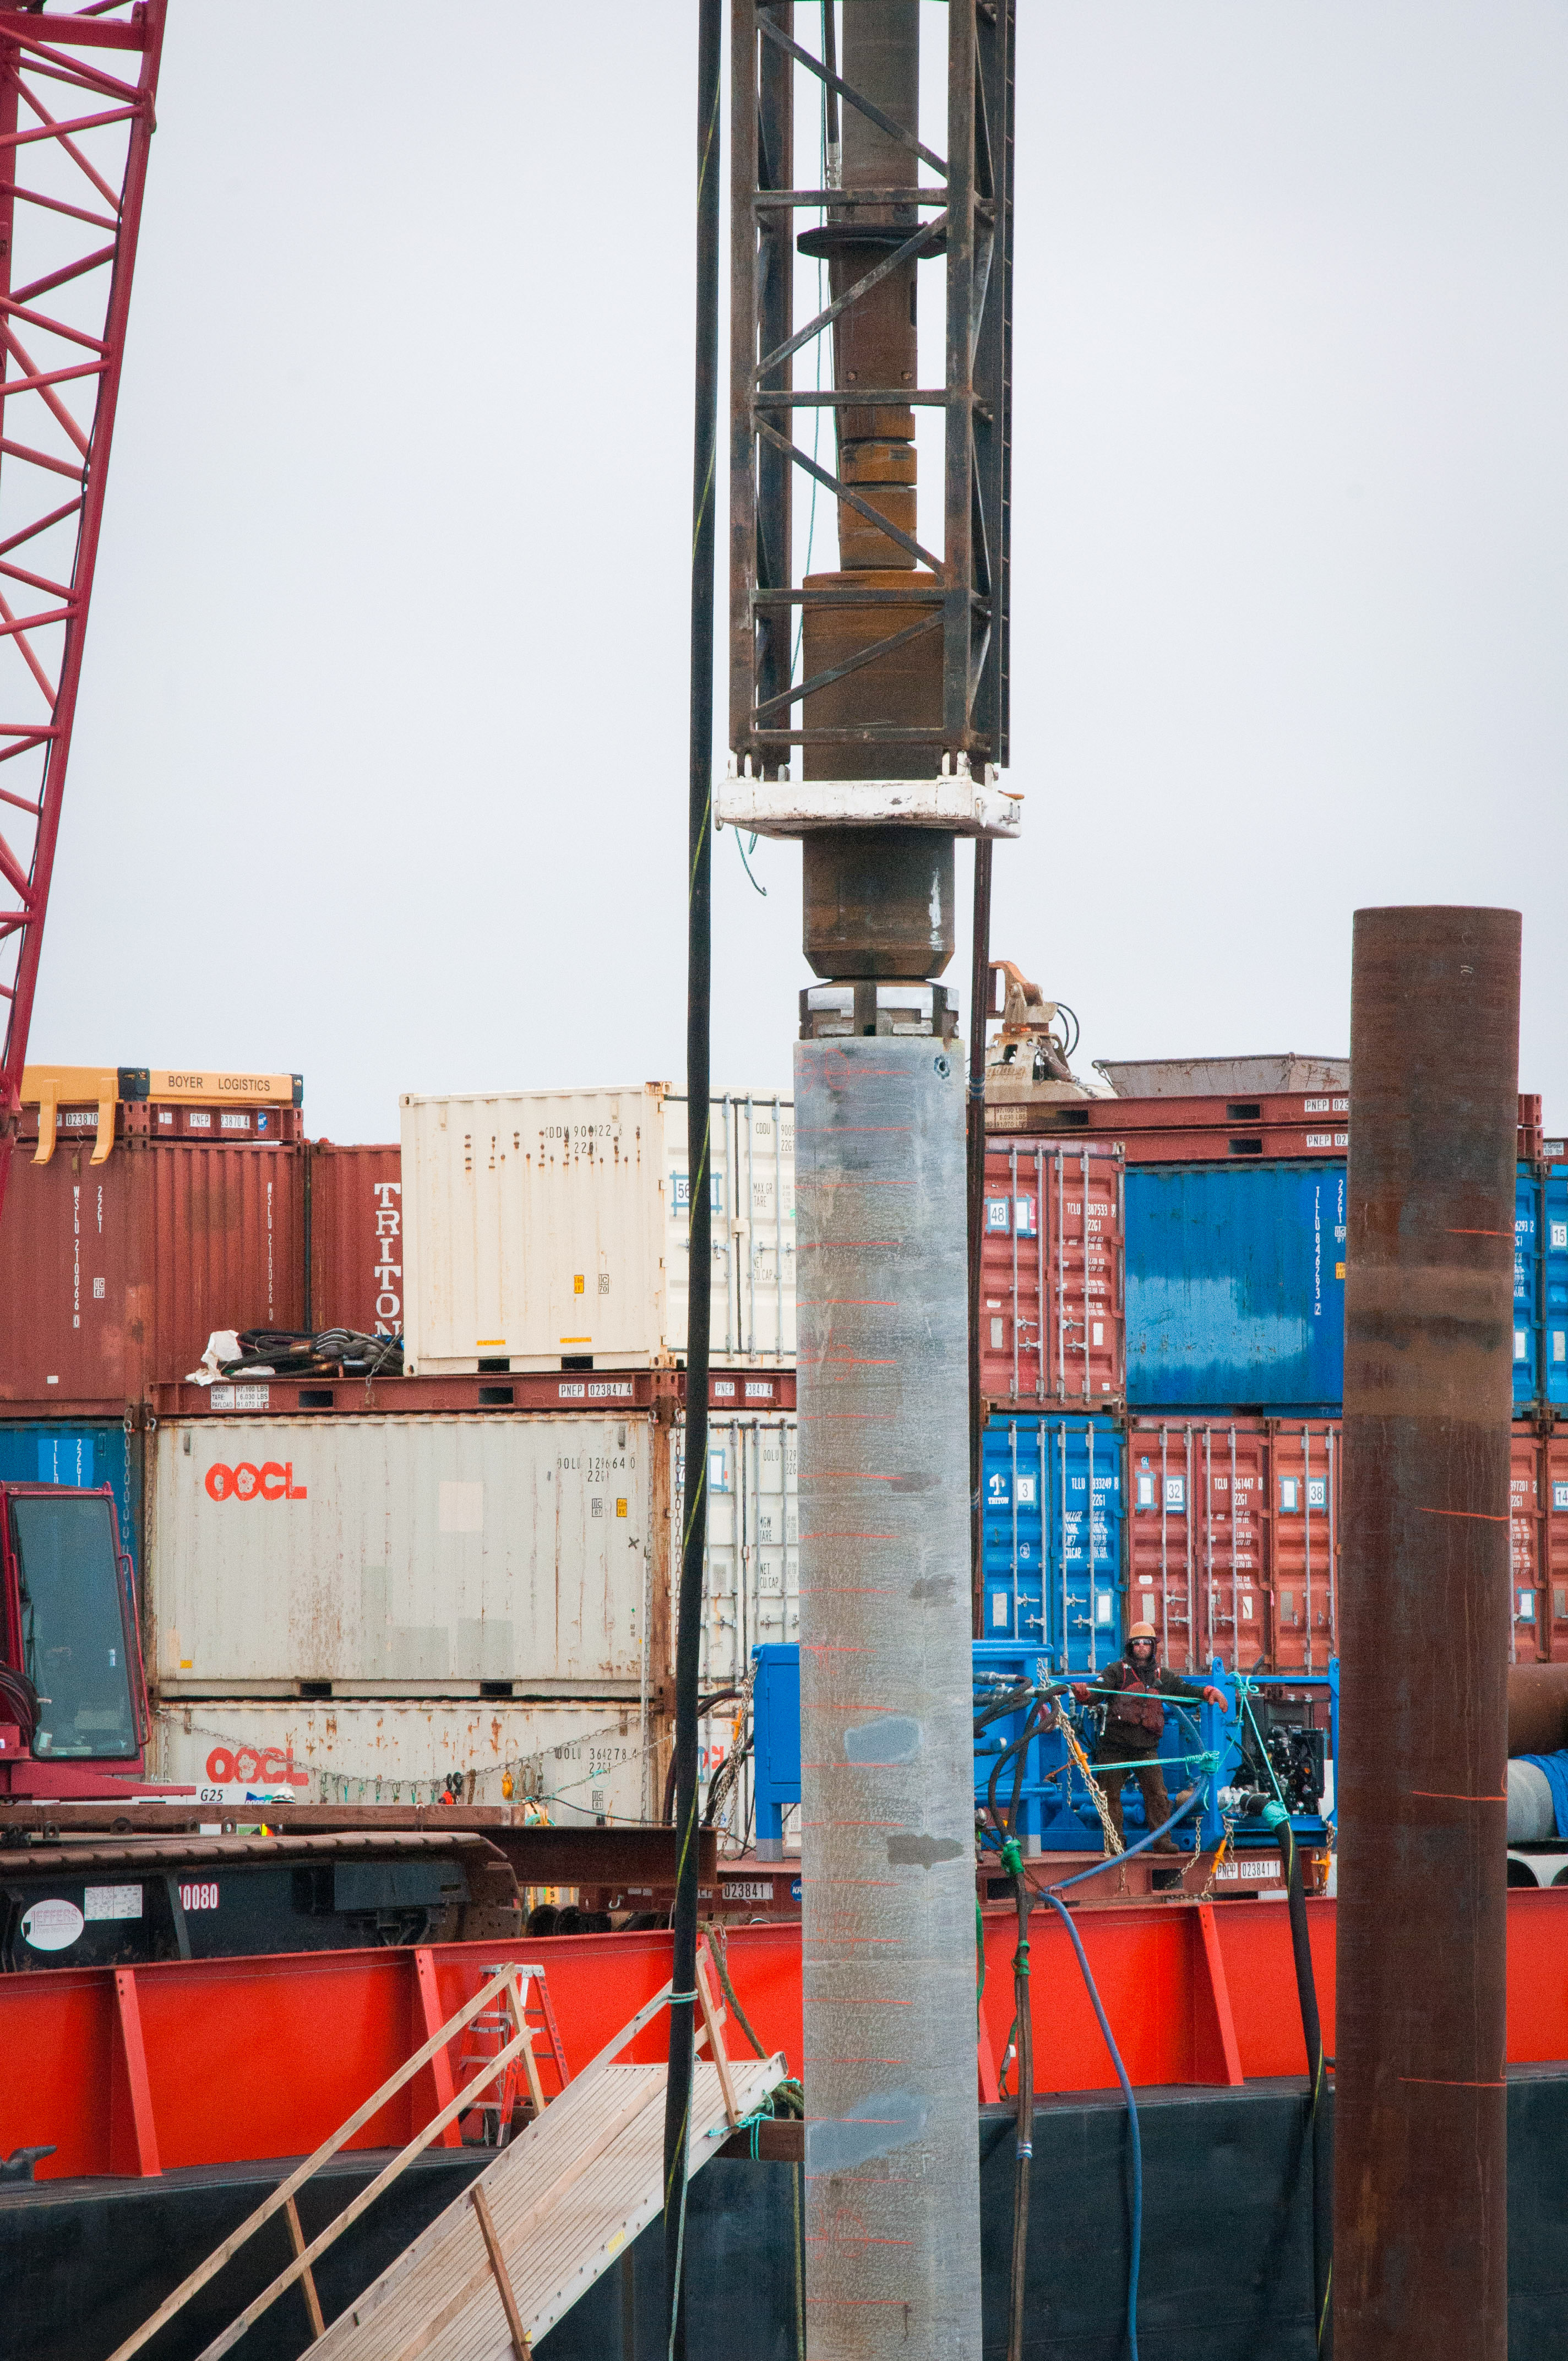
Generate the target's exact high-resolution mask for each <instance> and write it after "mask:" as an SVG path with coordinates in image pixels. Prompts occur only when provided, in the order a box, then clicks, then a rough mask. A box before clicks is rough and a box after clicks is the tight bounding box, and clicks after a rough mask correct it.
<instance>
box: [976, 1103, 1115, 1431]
mask: <svg viewBox="0 0 1568 2361" xmlns="http://www.w3.org/2000/svg"><path fill="white" fill-rule="evenodd" d="M1122 1183H1123V1173H1122V1159H1121V1158H1120V1156H1119V1155H1117V1154H1116V1152H1115V1150H1114V1148H1113V1147H1107V1146H1104V1145H1102V1143H1100V1142H1098V1141H1096V1142H1095V1143H1093V1144H1092V1145H1091V1144H1090V1143H1088V1142H1085V1143H1084V1145H1083V1146H1081V1147H1077V1148H1061V1147H1057V1146H1052V1145H1050V1144H1048V1143H1047V1142H1046V1141H1043V1140H1035V1141H1032V1142H1028V1143H1025V1142H1022V1141H1015V1142H1013V1143H1011V1144H1010V1145H1009V1146H1008V1147H1006V1148H994V1147H992V1148H988V1150H987V1153H986V1159H985V1195H984V1201H983V1205H982V1211H981V1261H980V1384H981V1392H982V1393H983V1394H984V1395H985V1396H986V1398H987V1399H988V1400H991V1401H992V1402H1003V1403H1007V1404H1012V1405H1014V1406H1016V1407H1020V1408H1021V1407H1023V1406H1024V1405H1025V1404H1027V1403H1036V1404H1044V1403H1046V1402H1052V1403H1057V1404H1060V1403H1063V1402H1069V1401H1074V1402H1081V1403H1082V1404H1083V1405H1084V1406H1085V1407H1086V1408H1089V1407H1094V1408H1098V1407H1100V1406H1101V1405H1102V1404H1108V1403H1111V1402H1119V1401H1120V1400H1122V1399H1123V1396H1124V1392H1125V1389H1126V1369H1125V1356H1124V1334H1125V1323H1124V1306H1123V1301H1122V1291H1123V1290H1122V1279H1123V1269H1124V1252H1123V1206H1122Z"/></svg>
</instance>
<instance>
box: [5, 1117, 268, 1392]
mask: <svg viewBox="0 0 1568 2361" xmlns="http://www.w3.org/2000/svg"><path fill="white" fill-rule="evenodd" d="M302 1254H303V1188H302V1160H301V1151H300V1149H299V1148H283V1147H277V1146H268V1145H262V1144H259V1143H257V1142H252V1143H250V1144H249V1145H242V1144H230V1145H225V1146H214V1145H211V1144H209V1143H206V1142H203V1141H201V1140H196V1139H192V1140H131V1141H128V1142H126V1143H123V1144H121V1145H119V1146H117V1147H115V1148H114V1149H113V1151H112V1152H111V1153H110V1154H109V1156H108V1157H107V1159H105V1160H104V1162H102V1163H100V1164H97V1165H94V1164H93V1162H92V1161H91V1157H90V1154H89V1144H88V1142H87V1141H86V1140H78V1141H76V1142H74V1143H72V1144H71V1145H69V1146H67V1145H66V1144H65V1143H63V1142H62V1143H61V1145H60V1148H59V1149H58V1150H57V1152H56V1154H55V1156H54V1157H53V1159H51V1160H50V1161H49V1163H47V1164H37V1163H34V1162H31V1161H30V1160H29V1159H27V1158H26V1157H23V1156H16V1157H15V1158H13V1159H12V1164H11V1174H10V1180H9V1183H8V1186H7V1189H6V1194H5V1220H4V1221H3V1222H0V1403H16V1404H25V1405H26V1406H27V1408H28V1409H29V1410H32V1409H37V1408H43V1409H49V1410H52V1409H54V1408H55V1407H56V1406H57V1405H58V1406H59V1408H60V1411H62V1412H65V1413H70V1412H71V1411H81V1410H82V1409H84V1408H88V1407H94V1406H98V1407H103V1408H104V1409H105V1410H112V1413H113V1414H114V1415H115V1416H118V1415H120V1414H121V1413H122V1412H123V1411H124V1408H125V1406H126V1404H127V1403H137V1402H139V1401H141V1400H143V1399H144V1398H145V1397H146V1396H147V1394H148V1391H149V1389H150V1388H151V1386H152V1385H153V1384H154V1383H156V1382H158V1381H159V1380H162V1379H167V1378H177V1377H181V1376H182V1375H183V1374H184V1373H185V1372H186V1371H187V1370H189V1369H192V1368H193V1367H195V1366H196V1364H197V1363H198V1362H199V1360H200V1359H201V1356H202V1354H203V1350H204V1348H205V1346H206V1343H207V1338H208V1336H209V1335H210V1334H211V1333H212V1332H213V1330H214V1329H215V1328H251V1327H258V1328H263V1327H264V1328H298V1327H299V1326H301V1324H302V1320H303V1316H304V1304H303V1290H302V1271H303V1260H302Z"/></svg>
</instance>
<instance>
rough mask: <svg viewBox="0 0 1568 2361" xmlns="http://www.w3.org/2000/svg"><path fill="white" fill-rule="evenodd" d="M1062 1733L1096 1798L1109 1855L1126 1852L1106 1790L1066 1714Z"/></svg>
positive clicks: (1095, 1804) (1068, 1748) (1070, 1752)
mask: <svg viewBox="0 0 1568 2361" xmlns="http://www.w3.org/2000/svg"><path fill="white" fill-rule="evenodd" d="M1061 1733H1062V1736H1063V1737H1064V1738H1065V1739H1066V1741H1067V1751H1068V1752H1069V1754H1070V1755H1071V1757H1072V1759H1073V1762H1074V1763H1076V1765H1077V1766H1078V1768H1079V1770H1080V1771H1081V1772H1082V1773H1083V1776H1084V1778H1085V1780H1086V1781H1087V1782H1088V1785H1089V1792H1090V1794H1091V1796H1092V1797H1093V1798H1094V1808H1095V1810H1096V1811H1097V1812H1098V1813H1099V1815H1100V1826H1101V1828H1102V1830H1103V1831H1104V1836H1105V1850H1106V1851H1107V1852H1108V1853H1115V1852H1124V1851H1125V1850H1126V1847H1125V1846H1124V1844H1123V1842H1122V1839H1121V1838H1120V1837H1119V1836H1118V1835H1117V1834H1116V1829H1115V1825H1114V1823H1113V1820H1112V1817H1111V1807H1110V1806H1109V1804H1107V1802H1106V1800H1105V1790H1104V1788H1103V1787H1102V1785H1101V1784H1100V1782H1099V1780H1098V1779H1097V1778H1096V1777H1095V1775H1094V1773H1093V1771H1092V1770H1091V1767H1090V1762H1089V1757H1088V1755H1087V1754H1085V1752H1084V1751H1083V1749H1082V1747H1081V1746H1080V1744H1079V1742H1078V1737H1077V1733H1076V1732H1075V1730H1074V1729H1073V1726H1072V1724H1071V1722H1070V1721H1069V1719H1068V1718H1067V1716H1066V1714H1065V1713H1064V1714H1063V1715H1062V1718H1061Z"/></svg>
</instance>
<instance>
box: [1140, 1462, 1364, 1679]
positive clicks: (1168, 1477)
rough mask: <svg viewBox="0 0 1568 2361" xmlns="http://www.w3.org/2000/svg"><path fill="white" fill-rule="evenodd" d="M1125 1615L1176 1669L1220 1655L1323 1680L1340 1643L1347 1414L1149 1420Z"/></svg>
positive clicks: (1247, 1665) (1194, 1668)
mask: <svg viewBox="0 0 1568 2361" xmlns="http://www.w3.org/2000/svg"><path fill="white" fill-rule="evenodd" d="M1126 1448H1127V1459H1128V1466H1127V1618H1128V1620H1129V1622H1137V1621H1140V1620H1142V1621H1146V1622H1149V1623H1152V1624H1153V1625H1154V1627H1155V1630H1156V1631H1157V1633H1158V1635H1159V1641H1160V1653H1161V1654H1162V1656H1163V1657H1164V1659H1165V1661H1166V1662H1167V1663H1168V1664H1170V1665H1171V1666H1172V1667H1173V1668H1174V1669H1175V1670H1177V1671H1178V1672H1186V1673H1193V1672H1198V1671H1200V1670H1201V1669H1203V1668H1204V1667H1206V1666H1207V1665H1208V1664H1210V1663H1211V1662H1212V1659H1213V1658H1214V1657H1215V1656H1218V1657H1219V1658H1220V1659H1221V1660H1222V1661H1223V1663H1224V1664H1229V1665H1231V1666H1233V1667H1234V1666H1235V1665H1236V1664H1240V1665H1241V1667H1242V1668H1243V1669H1244V1670H1245V1671H1252V1670H1254V1669H1255V1668H1256V1667H1257V1666H1258V1665H1259V1664H1261V1666H1262V1668H1263V1669H1264V1670H1265V1671H1266V1672H1274V1673H1292V1672H1302V1673H1312V1674H1316V1675H1322V1674H1323V1673H1324V1672H1325V1671H1326V1670H1327V1667H1328V1661H1329V1658H1330V1657H1331V1656H1332V1655H1333V1654H1334V1653H1336V1650H1337V1646H1338V1598H1339V1549H1340V1543H1341V1538H1342V1532H1343V1520H1342V1514H1341V1500H1342V1488H1343V1442H1342V1438H1341V1433H1340V1423H1339V1422H1338V1420H1335V1419H1317V1420H1312V1419H1279V1420H1264V1419H1245V1418H1237V1419H1225V1418H1203V1417H1199V1418H1191V1419H1183V1418H1178V1417H1171V1418H1163V1419H1154V1418H1147V1419H1137V1420H1135V1421H1134V1422H1133V1423H1132V1424H1131V1425H1130V1426H1129V1428H1128V1431H1127V1437H1126Z"/></svg>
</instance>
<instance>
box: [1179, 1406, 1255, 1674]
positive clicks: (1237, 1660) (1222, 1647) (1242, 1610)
mask: <svg viewBox="0 0 1568 2361" xmlns="http://www.w3.org/2000/svg"><path fill="white" fill-rule="evenodd" d="M1193 1458H1194V1463H1195V1466H1194V1474H1195V1476H1196V1478H1197V1499H1196V1517H1197V1522H1196V1528H1195V1532H1194V1557H1195V1559H1196V1563H1197V1574H1198V1587H1197V1598H1196V1602H1195V1609H1194V1612H1195V1617H1196V1623H1195V1641H1196V1651H1197V1653H1196V1656H1195V1659H1194V1661H1195V1664H1197V1665H1199V1666H1206V1665H1208V1664H1210V1663H1211V1662H1212V1660H1213V1658H1214V1657H1215V1656H1219V1657H1221V1658H1223V1661H1224V1663H1226V1664H1229V1665H1231V1666H1232V1667H1233V1668H1234V1666H1236V1665H1238V1664H1239V1665H1240V1666H1241V1668H1242V1669H1243V1670H1244V1671H1245V1672H1250V1671H1251V1670H1252V1669H1253V1667H1254V1666H1255V1664H1257V1662H1258V1660H1259V1658H1260V1657H1261V1658H1262V1659H1263V1660H1264V1662H1265V1664H1267V1665H1270V1666H1271V1665H1272V1663H1273V1649H1274V1633H1273V1631H1272V1628H1271V1621H1272V1619H1271V1617H1270V1613H1269V1597H1268V1587H1267V1581H1266V1573H1265V1556H1264V1534H1265V1530H1266V1523H1267V1477H1266V1437H1265V1433H1264V1430H1263V1428H1262V1426H1261V1425H1259V1424H1257V1423H1256V1422H1253V1421H1249V1420H1242V1419H1227V1420H1218V1421H1214V1422H1210V1423H1208V1424H1205V1425H1204V1426H1203V1427H1201V1429H1199V1430H1198V1431H1197V1433H1196V1434H1195V1437H1194V1443H1193Z"/></svg>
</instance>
